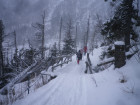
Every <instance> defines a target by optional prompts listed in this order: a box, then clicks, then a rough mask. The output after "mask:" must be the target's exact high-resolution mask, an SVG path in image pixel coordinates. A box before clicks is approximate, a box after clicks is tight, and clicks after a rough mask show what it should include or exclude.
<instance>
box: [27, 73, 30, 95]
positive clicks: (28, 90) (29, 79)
mask: <svg viewBox="0 0 140 105" xmlns="http://www.w3.org/2000/svg"><path fill="white" fill-rule="evenodd" d="M27 85H28V94H29V93H30V75H29V76H28V84H27Z"/></svg>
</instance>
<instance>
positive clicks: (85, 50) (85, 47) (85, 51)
mask: <svg viewBox="0 0 140 105" xmlns="http://www.w3.org/2000/svg"><path fill="white" fill-rule="evenodd" d="M86 53H87V46H84V55H86Z"/></svg>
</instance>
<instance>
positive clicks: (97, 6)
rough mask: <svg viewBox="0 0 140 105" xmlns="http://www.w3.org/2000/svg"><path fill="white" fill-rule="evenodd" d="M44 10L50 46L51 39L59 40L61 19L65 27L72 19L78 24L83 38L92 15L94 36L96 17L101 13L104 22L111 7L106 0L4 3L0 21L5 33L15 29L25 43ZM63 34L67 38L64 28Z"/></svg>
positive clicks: (9, 1) (3, 0) (33, 32)
mask: <svg viewBox="0 0 140 105" xmlns="http://www.w3.org/2000/svg"><path fill="white" fill-rule="evenodd" d="M44 10H45V11H46V29H45V30H46V33H45V34H46V35H45V36H46V37H45V39H46V43H48V42H49V40H48V38H50V37H51V38H52V37H53V39H55V40H56V39H57V37H58V33H59V24H60V18H61V17H62V18H63V25H64V26H65V24H66V23H67V21H68V19H69V18H72V20H73V25H74V26H75V24H76V22H78V23H79V29H78V33H79V37H80V36H82V35H84V33H85V31H86V30H85V29H86V25H87V19H88V16H89V14H90V15H91V26H92V27H91V30H92V29H93V30H92V31H91V33H90V34H92V33H93V31H94V28H93V27H94V24H95V23H96V14H99V16H100V18H101V19H103V20H106V19H107V18H108V17H109V15H108V14H110V12H111V10H112V7H111V6H110V4H109V2H104V0H34V1H32V0H24V1H23V0H18V1H17V0H12V1H11V0H6V1H5V0H1V1H0V12H1V14H0V19H3V21H4V25H5V27H6V28H5V33H9V32H12V31H14V30H16V32H17V36H18V44H23V43H24V41H23V40H21V39H27V38H32V37H33V36H34V34H35V30H34V29H33V27H32V24H33V23H36V22H42V20H41V15H42V14H43V11H44ZM112 11H113V10H112ZM62 31H63V35H62V36H63V38H64V36H65V35H64V27H63V30H62ZM83 32H84V33H83ZM74 34H75V31H74V30H73V35H74ZM27 36H28V37H27Z"/></svg>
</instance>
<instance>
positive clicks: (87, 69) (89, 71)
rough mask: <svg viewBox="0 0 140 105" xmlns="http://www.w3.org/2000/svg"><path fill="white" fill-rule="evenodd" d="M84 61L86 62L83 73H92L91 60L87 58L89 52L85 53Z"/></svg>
mask: <svg viewBox="0 0 140 105" xmlns="http://www.w3.org/2000/svg"><path fill="white" fill-rule="evenodd" d="M85 63H86V70H85V73H90V74H92V73H93V71H92V64H91V61H90V58H89V53H87V61H86V62H85Z"/></svg>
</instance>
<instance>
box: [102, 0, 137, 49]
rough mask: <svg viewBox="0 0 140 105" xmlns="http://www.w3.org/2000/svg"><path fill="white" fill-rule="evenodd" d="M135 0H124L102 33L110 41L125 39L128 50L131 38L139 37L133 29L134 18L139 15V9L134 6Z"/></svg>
mask: <svg viewBox="0 0 140 105" xmlns="http://www.w3.org/2000/svg"><path fill="white" fill-rule="evenodd" d="M133 1H134V0H123V1H122V2H121V4H120V6H119V7H118V8H117V9H116V11H115V14H114V16H113V18H112V19H110V20H109V21H107V22H106V23H105V24H104V28H103V29H102V35H104V36H106V38H108V39H109V40H110V41H112V42H113V41H115V40H124V41H125V45H126V50H127V51H128V50H129V47H130V38H131V39H133V40H136V39H137V34H136V33H135V31H134V29H133V24H134V22H133V20H135V19H136V17H137V11H136V9H134V6H133Z"/></svg>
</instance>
